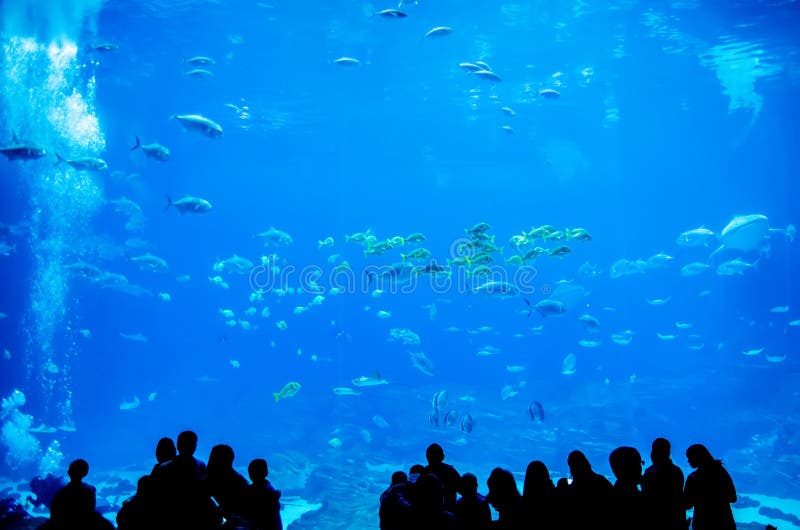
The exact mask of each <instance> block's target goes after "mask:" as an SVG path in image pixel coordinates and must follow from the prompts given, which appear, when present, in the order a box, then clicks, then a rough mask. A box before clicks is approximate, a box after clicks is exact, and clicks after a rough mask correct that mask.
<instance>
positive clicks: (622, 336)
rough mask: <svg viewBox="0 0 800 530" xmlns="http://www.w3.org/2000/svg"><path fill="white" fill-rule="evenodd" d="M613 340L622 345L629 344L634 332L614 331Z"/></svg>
mask: <svg viewBox="0 0 800 530" xmlns="http://www.w3.org/2000/svg"><path fill="white" fill-rule="evenodd" d="M611 340H612V341H613V342H614V343H615V344H619V345H620V346H627V345H628V344H630V343H631V341H632V340H633V333H632V332H626V331H623V332H619V333H613V334H612V335H611Z"/></svg>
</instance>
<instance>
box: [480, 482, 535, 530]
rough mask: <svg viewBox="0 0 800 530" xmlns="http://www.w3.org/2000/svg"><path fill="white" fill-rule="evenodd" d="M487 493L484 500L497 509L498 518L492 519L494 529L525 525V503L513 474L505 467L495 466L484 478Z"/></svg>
mask: <svg viewBox="0 0 800 530" xmlns="http://www.w3.org/2000/svg"><path fill="white" fill-rule="evenodd" d="M486 485H487V486H488V487H489V494H488V495H487V496H486V500H487V501H489V503H490V504H491V505H492V506H493V507H494V509H495V510H497V515H498V518H497V520H496V521H492V523H491V525H490V528H492V529H494V530H522V529H523V528H526V527H527V520H526V518H525V515H526V514H525V505H524V504H523V502H522V495H520V493H519V490H518V489H517V481H516V480H515V479H514V475H512V474H511V471H508V470H507V469H503V468H499V467H496V468H494V469H493V470H492V472H491V473H490V474H489V478H488V479H487V480H486Z"/></svg>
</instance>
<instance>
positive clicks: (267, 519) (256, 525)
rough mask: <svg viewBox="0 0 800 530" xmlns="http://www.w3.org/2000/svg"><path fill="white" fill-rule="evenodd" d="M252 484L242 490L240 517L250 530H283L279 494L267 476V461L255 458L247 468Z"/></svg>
mask: <svg viewBox="0 0 800 530" xmlns="http://www.w3.org/2000/svg"><path fill="white" fill-rule="evenodd" d="M247 473H248V475H250V481H251V482H252V484H250V485H249V486H247V487H246V488H245V490H244V500H243V503H242V516H243V517H244V519H245V520H247V521H248V522H249V523H250V525H251V526H250V528H251V530H283V522H282V521H281V504H280V498H281V492H280V491H279V490H276V489H275V488H273V487H272V484H270V482H269V480H267V475H269V468H268V467H267V461H266V460H264V459H263V458H256V459H255V460H253V461H252V462H250V465H248V466H247Z"/></svg>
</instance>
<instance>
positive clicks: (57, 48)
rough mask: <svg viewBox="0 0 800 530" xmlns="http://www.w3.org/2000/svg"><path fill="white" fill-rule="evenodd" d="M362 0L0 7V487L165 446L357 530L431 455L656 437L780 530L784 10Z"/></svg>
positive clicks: (484, 464) (793, 17)
mask: <svg viewBox="0 0 800 530" xmlns="http://www.w3.org/2000/svg"><path fill="white" fill-rule="evenodd" d="M393 2H394V0H387V1H386V2H384V3H370V2H352V1H344V0H328V1H326V2H317V3H313V2H312V3H308V2H292V1H288V0H264V1H260V2H246V1H241V0H232V1H225V0H215V1H211V0H180V1H165V0H147V1H144V2H132V1H130V0H120V1H117V2H103V1H102V0H76V1H74V2H69V3H67V4H68V5H67V4H65V3H64V2H58V1H55V0H47V1H44V0H43V1H40V2H30V1H25V0H10V1H4V2H2V3H0V20H2V27H0V36H1V37H2V38H1V39H0V40H1V41H2V46H3V48H2V56H0V98H2V101H1V102H0V117H1V119H0V153H2V154H3V155H5V156H1V157H0V175H1V176H0V278H1V279H0V350H1V351H2V352H3V358H2V359H0V398H2V399H3V401H2V408H0V456H1V457H2V458H0V498H4V497H8V496H17V497H18V498H21V499H23V500H24V498H25V496H27V495H28V494H29V491H28V490H29V488H28V482H29V481H30V479H31V478H32V477H34V476H40V475H44V474H46V473H49V472H53V473H56V474H58V475H63V474H64V473H65V470H66V467H67V465H68V464H69V462H70V461H72V460H74V459H76V458H86V459H87V460H88V461H89V462H90V465H91V471H90V474H89V477H88V481H89V482H91V483H93V484H95V485H97V486H98V506H101V507H102V508H103V510H105V511H106V512H107V513H111V512H114V511H116V510H117V509H118V508H119V506H120V505H121V502H122V500H124V499H125V498H127V497H128V496H129V495H130V494H131V493H132V492H133V489H134V488H135V484H136V480H137V478H138V477H139V476H140V475H142V474H145V473H147V471H148V470H149V469H150V468H151V467H152V465H153V462H154V457H153V451H154V448H155V444H156V442H157V441H158V439H159V438H161V437H162V436H171V437H175V436H176V435H177V434H178V433H179V432H180V431H183V430H185V429H192V430H194V431H196V432H197V433H198V435H199V439H200V443H199V449H198V456H200V457H201V458H203V459H206V458H207V457H208V454H209V451H210V449H211V447H212V446H214V445H216V444H219V443H227V444H230V445H231V446H233V447H234V448H235V450H236V462H235V465H236V466H237V468H240V469H242V470H244V469H245V468H246V467H247V463H248V462H250V461H251V460H252V459H254V458H265V459H267V460H268V461H269V467H270V480H271V481H272V483H273V484H274V485H276V487H278V488H280V489H281V490H282V491H283V495H284V497H283V500H284V502H285V506H284V523H285V525H286V524H287V523H291V524H290V525H289V526H290V527H291V528H293V529H298V528H315V529H320V528H350V529H351V528H377V525H378V518H377V507H378V497H379V496H380V494H381V492H382V491H383V490H384V489H385V488H386V487H387V486H388V484H389V479H390V476H391V473H392V472H393V471H395V470H397V469H404V470H408V468H409V467H410V466H411V465H412V464H414V463H418V462H424V456H425V448H426V447H427V446H428V444H429V443H431V442H439V443H441V444H442V446H443V447H444V448H445V451H446V453H447V461H448V462H450V463H452V464H453V465H455V466H456V467H457V468H458V469H459V471H461V472H465V471H471V472H473V473H475V474H476V475H477V476H478V479H479V484H480V489H481V491H484V490H485V481H486V478H487V477H488V475H489V472H490V471H491V470H492V469H493V468H494V467H495V466H502V467H506V468H508V469H510V470H512V471H513V472H514V473H515V475H516V476H517V478H518V479H519V480H520V482H521V480H522V477H523V475H524V471H525V467H526V465H527V463H528V462H529V461H531V460H535V459H539V460H542V461H544V462H545V463H546V464H547V465H548V467H549V468H550V470H551V471H552V472H553V475H554V476H555V477H564V476H569V469H568V468H567V465H566V458H567V454H568V453H569V452H570V451H571V450H573V449H581V450H582V451H584V452H585V453H586V454H587V456H588V457H589V459H590V460H591V461H592V463H593V465H594V468H595V469H596V470H597V471H598V472H601V473H603V474H605V475H607V476H609V477H610V476H611V471H610V468H609V464H608V455H609V452H610V451H611V450H612V449H613V448H615V447H617V446H620V445H633V446H635V447H637V448H638V449H639V451H640V452H641V453H642V454H643V455H645V459H647V460H648V462H649V457H648V456H647V455H648V454H649V448H650V443H651V441H652V440H653V439H654V438H656V437H659V436H664V437H667V438H669V439H670V440H671V442H672V446H673V458H674V460H675V462H676V463H677V464H678V465H680V466H681V467H682V468H683V470H684V472H685V473H688V472H689V471H691V469H690V468H689V466H688V463H687V461H686V458H685V456H684V451H685V449H686V448H687V447H688V446H689V445H691V444H693V443H697V442H701V443H703V444H705V445H706V446H708V447H709V449H710V450H711V452H712V453H713V454H714V456H715V457H717V458H721V459H722V460H723V462H724V463H725V465H726V467H727V469H728V470H729V472H730V474H731V475H732V477H733V479H734V482H735V484H736V487H737V490H738V491H739V493H740V503H739V504H738V505H737V506H736V507H735V512H736V517H737V521H739V522H741V523H746V522H751V523H758V524H759V526H760V527H763V525H765V524H767V523H771V524H774V525H776V526H778V527H779V528H781V529H786V528H797V529H800V390H798V389H800V357H798V356H799V355H800V296H799V295H800V283H798V279H797V276H796V271H797V270H800V268H799V266H800V246H799V245H798V242H797V241H796V240H795V232H796V230H795V228H794V227H795V226H796V225H797V224H798V223H799V222H800V215H798V204H800V188H799V187H798V174H800V158H799V157H798V156H797V154H796V153H797V144H798V139H799V138H800V131H799V130H798V122H799V118H800V103H798V102H799V101H800V97H798V96H800V37H798V36H797V32H796V28H797V27H798V23H800V4H798V3H797V2H794V1H777V0H770V1H768V0H762V1H751V2H730V3H726V4H725V5H724V6H723V5H722V4H721V3H714V2H701V1H699V0H687V1H678V0H675V1H673V2H642V1H640V2H637V1H623V0H613V1H605V2H583V1H580V0H574V1H573V0H569V1H560V2H538V1H533V0H531V1H519V2H515V1H514V0H509V1H508V2H505V3H502V2H472V3H464V2H456V1H453V0H439V1H433V0H419V2H414V3H410V2H405V1H404V0H401V3H400V5H399V6H398V5H397V4H396V3H393ZM388 8H393V9H399V10H400V11H402V12H404V13H406V14H407V15H408V16H407V17H405V18H397V17H394V18H389V17H384V16H381V15H380V14H377V13H378V12H379V11H381V10H383V9H388ZM438 27H445V28H449V29H450V30H451V31H447V29H439V30H435V31H433V32H432V34H431V33H430V32H431V30H433V29H434V28H438ZM134 147H135V148H134ZM132 148H134V149H132ZM365 383H366V384H365ZM375 383H379V384H375ZM298 385H299V387H298ZM274 394H278V395H279V399H276V398H275V397H274ZM245 474H246V473H245ZM126 481H127V482H126ZM27 509H28V510H29V511H31V512H32V513H38V514H39V515H41V514H42V511H41V510H39V511H37V510H35V509H34V508H33V507H32V506H31V505H30V504H28V505H27ZM300 515H302V519H297V518H298V517H299V516H300ZM111 517H113V515H112V516H111ZM295 519H297V520H296V521H294V520H295Z"/></svg>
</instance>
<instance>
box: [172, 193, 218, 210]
mask: <svg viewBox="0 0 800 530" xmlns="http://www.w3.org/2000/svg"><path fill="white" fill-rule="evenodd" d="M170 206H174V207H175V209H176V210H178V211H179V212H180V213H182V214H184V213H206V212H209V211H211V203H210V202H208V201H207V200H205V199H201V198H199V197H192V196H190V195H187V196H186V197H181V198H180V199H178V200H177V201H173V200H172V199H171V198H170V197H169V195H168V196H167V207H166V208H164V210H165V211H166V210H168V209H169V207H170Z"/></svg>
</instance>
